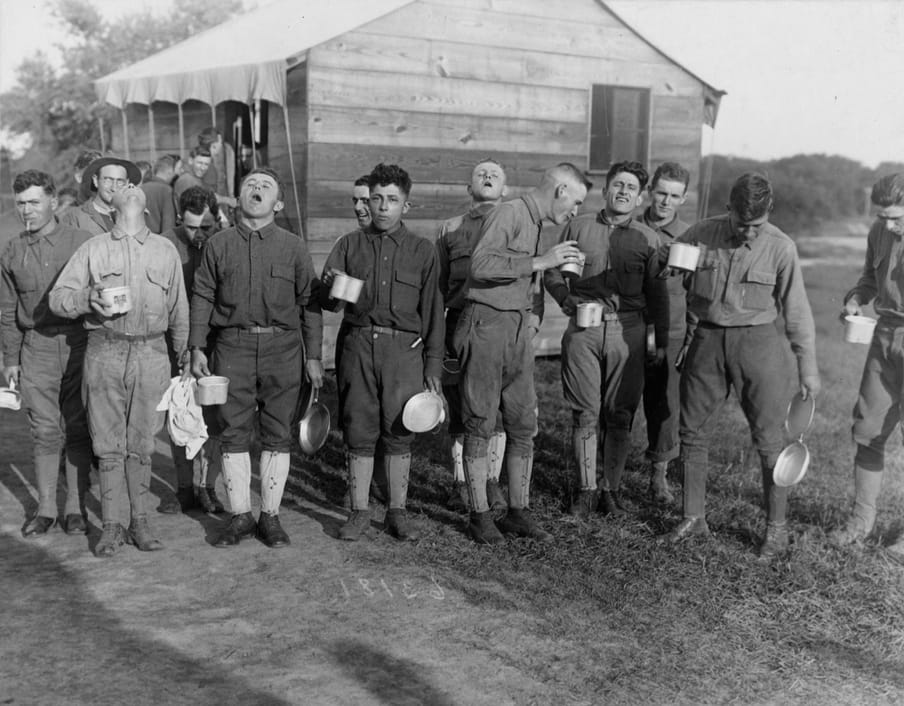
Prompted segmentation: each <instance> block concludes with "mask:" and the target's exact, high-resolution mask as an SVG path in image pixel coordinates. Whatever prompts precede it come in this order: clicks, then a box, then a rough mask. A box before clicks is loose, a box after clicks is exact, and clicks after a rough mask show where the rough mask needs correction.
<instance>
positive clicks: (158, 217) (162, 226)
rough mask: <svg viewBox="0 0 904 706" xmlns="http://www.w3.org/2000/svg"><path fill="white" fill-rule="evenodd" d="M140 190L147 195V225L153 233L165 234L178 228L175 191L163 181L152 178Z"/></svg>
mask: <svg viewBox="0 0 904 706" xmlns="http://www.w3.org/2000/svg"><path fill="white" fill-rule="evenodd" d="M139 188H140V189H141V190H142V191H143V192H144V193H145V194H146V195H147V197H148V203H147V217H146V223H147V225H148V230H150V231H151V233H165V232H166V231H168V230H172V229H173V228H175V227H176V207H175V204H174V203H173V189H172V187H171V186H170V185H169V184H167V183H166V182H165V181H163V180H162V179H158V178H157V177H152V178H151V179H149V180H148V181H146V182H142V183H141V184H140V185H139Z"/></svg>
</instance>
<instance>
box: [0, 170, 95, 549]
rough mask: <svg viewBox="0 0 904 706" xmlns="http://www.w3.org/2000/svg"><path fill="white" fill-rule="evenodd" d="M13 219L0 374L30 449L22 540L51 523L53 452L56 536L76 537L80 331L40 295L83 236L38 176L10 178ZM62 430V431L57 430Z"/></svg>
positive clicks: (2, 274)
mask: <svg viewBox="0 0 904 706" xmlns="http://www.w3.org/2000/svg"><path fill="white" fill-rule="evenodd" d="M13 193H14V194H15V200H16V213H17V214H18V216H19V219H20V220H21V221H22V223H23V225H24V226H25V231H24V232H23V233H22V234H21V235H20V236H19V237H18V238H15V239H13V240H12V241H11V242H10V243H9V244H8V245H7V246H6V249H5V250H4V252H3V255H2V256H0V339H2V343H3V365H4V368H3V376H4V377H5V378H6V380H7V383H8V384H10V385H13V384H15V385H17V386H18V388H19V389H20V390H21V394H22V401H23V402H24V405H25V409H26V411H27V413H28V422H29V428H30V431H31V437H32V442H33V445H34V450H33V454H34V455H33V458H34V467H35V476H36V478H37V485H38V509H37V512H36V513H35V514H34V515H33V516H31V517H29V518H28V520H27V521H26V522H25V524H24V526H23V527H22V536H23V537H37V536H40V535H43V534H46V533H47V531H48V530H49V529H50V528H51V527H53V525H54V524H56V521H57V504H56V495H57V493H56V491H57V478H58V476H59V472H60V451H63V450H65V456H66V507H65V510H64V519H63V530H64V531H65V532H66V533H67V534H83V533H84V532H85V531H86V529H87V524H86V522H85V515H84V512H85V511H84V502H85V492H86V491H87V489H88V474H89V472H90V471H91V439H90V437H89V435H88V420H87V417H86V416H85V407H84V404H83V402H82V396H81V385H82V362H83V361H84V358H85V345H86V343H87V332H86V331H85V329H84V327H83V326H82V325H81V322H75V321H70V320H69V319H63V318H60V317H58V316H56V315H54V314H53V313H52V312H51V311H50V309H49V308H48V306H47V296H48V294H49V292H50V289H51V287H52V286H53V283H54V280H55V279H56V276H57V275H58V274H59V273H60V271H61V270H62V269H63V267H64V266H65V264H66V263H67V262H68V261H69V258H70V257H71V256H72V254H73V253H74V252H75V251H76V250H77V249H78V248H79V247H80V246H81V245H82V244H84V243H85V242H86V241H87V240H89V239H90V238H91V234H90V233H88V232H87V231H84V230H75V229H73V228H69V227H66V226H63V225H61V224H60V223H58V222H57V219H56V218H55V217H54V215H53V213H54V210H55V209H56V205H57V198H56V187H55V186H54V183H53V178H52V177H51V176H50V175H49V174H46V173H44V172H39V171H34V170H29V171H26V172H23V173H21V174H19V175H17V176H16V178H15V179H14V180H13ZM64 430H65V431H64Z"/></svg>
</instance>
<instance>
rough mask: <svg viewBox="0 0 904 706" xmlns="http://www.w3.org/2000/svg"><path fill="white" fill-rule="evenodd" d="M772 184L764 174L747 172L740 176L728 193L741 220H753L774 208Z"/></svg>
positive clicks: (729, 200) (731, 203) (730, 201)
mask: <svg viewBox="0 0 904 706" xmlns="http://www.w3.org/2000/svg"><path fill="white" fill-rule="evenodd" d="M772 202H773V200H772V184H770V183H769V180H768V179H767V178H766V177H765V176H763V175H762V174H757V173H756V172H747V173H746V174H742V175H741V176H740V177H738V180H737V181H736V182H735V183H734V185H733V186H732V187H731V192H730V193H729V194H728V205H729V206H730V207H731V210H732V211H734V212H735V214H737V216H738V218H740V219H741V221H744V222H747V221H753V220H755V219H757V218H762V217H763V216H765V215H768V214H769V212H770V211H771V210H772Z"/></svg>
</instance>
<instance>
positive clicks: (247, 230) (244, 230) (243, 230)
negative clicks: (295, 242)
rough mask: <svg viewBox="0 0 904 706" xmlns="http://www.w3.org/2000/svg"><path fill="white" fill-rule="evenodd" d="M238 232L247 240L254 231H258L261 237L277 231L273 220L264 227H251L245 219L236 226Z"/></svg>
mask: <svg viewBox="0 0 904 706" xmlns="http://www.w3.org/2000/svg"><path fill="white" fill-rule="evenodd" d="M235 229H236V231H238V234H239V235H240V236H242V237H243V238H244V239H245V240H248V238H249V237H250V235H251V234H252V233H257V235H258V237H259V238H266V237H267V236H268V235H270V234H271V233H273V232H275V231H276V224H275V223H274V222H273V221H270V222H269V223H268V224H267V225H265V226H264V227H263V228H251V227H250V226H249V225H248V224H247V223H245V221H241V220H240V221H239V222H238V223H237V224H236V226H235Z"/></svg>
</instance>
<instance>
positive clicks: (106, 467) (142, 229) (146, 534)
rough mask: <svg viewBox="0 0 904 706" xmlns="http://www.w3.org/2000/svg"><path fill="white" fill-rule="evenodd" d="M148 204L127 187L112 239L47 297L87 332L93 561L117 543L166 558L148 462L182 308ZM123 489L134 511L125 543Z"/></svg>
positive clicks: (177, 277)
mask: <svg viewBox="0 0 904 706" xmlns="http://www.w3.org/2000/svg"><path fill="white" fill-rule="evenodd" d="M146 203H147V197H146V195H145V193H144V192H143V191H142V190H141V189H139V188H138V187H137V186H135V185H133V184H130V185H127V186H125V187H123V188H122V189H120V190H119V191H117V192H116V193H115V194H114V196H113V206H114V208H115V209H116V215H117V218H116V225H115V226H113V230H112V231H111V232H110V233H104V234H102V235H98V236H95V237H94V238H91V240H89V241H88V242H86V243H85V244H84V245H82V246H81V247H80V248H79V249H78V250H77V251H76V252H75V254H74V255H73V256H72V259H71V260H70V261H69V264H67V265H66V267H65V268H64V269H63V271H62V272H61V273H60V277H59V279H58V280H57V282H56V285H55V286H54V288H53V290H52V291H51V292H50V308H51V310H52V311H53V312H54V313H55V314H57V315H58V316H62V317H64V318H68V319H75V318H78V317H80V316H84V317H85V328H87V329H88V347H87V349H86V351H85V368H84V382H83V385H84V393H85V400H86V406H87V409H88V425H89V429H90V431H91V442H92V445H93V447H94V454H95V456H97V458H98V470H99V475H100V490H101V514H102V516H103V525H104V526H103V534H102V535H101V538H100V540H99V541H98V543H97V545H96V547H95V554H97V556H99V557H109V556H112V555H113V554H115V553H116V551H117V550H118V548H119V547H120V546H121V545H122V543H123V541H126V542H129V543H131V544H135V545H136V546H137V547H138V549H140V550H142V551H153V550H156V549H162V548H163V545H162V544H161V543H160V541H159V540H158V539H156V538H155V537H154V535H153V533H152V532H151V528H150V525H149V524H148V517H147V512H148V507H147V506H148V495H149V493H150V485H151V455H152V454H153V453H154V449H155V438H154V437H155V435H156V433H157V432H158V431H159V430H160V427H161V426H162V424H163V413H162V412H158V411H157V410H156V407H157V403H158V402H160V398H161V397H162V395H163V393H164V391H165V390H166V388H167V386H168V385H169V380H170V363H169V355H168V353H167V344H166V340H165V337H164V336H165V334H166V333H167V332H168V333H169V335H170V338H171V341H172V345H173V347H174V349H175V350H176V351H177V352H178V353H179V355H180V357H181V356H182V355H183V354H184V353H185V347H186V341H187V338H188V301H187V299H186V297H185V286H184V284H183V281H182V263H181V262H180V261H179V256H178V254H177V253H176V248H175V247H173V244H172V243H171V242H169V241H168V240H167V239H166V238H163V237H162V236H159V235H156V234H154V233H151V232H150V231H149V230H148V228H147V226H146V225H145V220H144V211H145V206H146ZM113 288H125V292H126V294H120V296H121V297H124V298H123V299H122V300H121V302H120V303H117V302H116V301H111V300H110V298H109V296H108V294H109V293H107V294H105V291H106V290H109V289H113ZM124 487H125V489H126V490H127V491H128V498H129V503H130V506H131V522H130V523H129V527H128V530H127V531H125V533H124V528H123V524H124V523H125V522H126V517H125V508H123V507H122V503H121V497H122V496H123V488H124Z"/></svg>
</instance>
